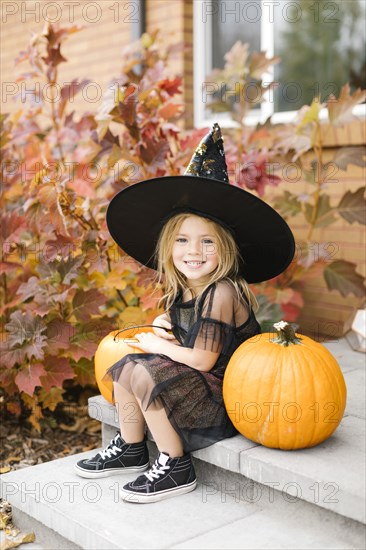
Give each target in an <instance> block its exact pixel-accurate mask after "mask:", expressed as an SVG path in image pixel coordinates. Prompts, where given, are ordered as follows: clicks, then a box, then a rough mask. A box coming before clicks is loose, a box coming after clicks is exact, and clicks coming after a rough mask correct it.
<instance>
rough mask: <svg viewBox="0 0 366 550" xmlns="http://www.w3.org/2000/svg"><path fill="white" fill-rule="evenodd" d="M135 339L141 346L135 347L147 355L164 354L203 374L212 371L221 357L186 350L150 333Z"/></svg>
mask: <svg viewBox="0 0 366 550" xmlns="http://www.w3.org/2000/svg"><path fill="white" fill-rule="evenodd" d="M135 338H137V340H138V341H139V344H134V346H136V347H138V348H141V349H142V350H143V351H145V352H147V353H162V354H163V355H167V356H168V357H170V359H172V360H173V361H177V362H178V363H184V364H185V365H188V366H189V367H192V368H193V369H196V370H200V371H203V372H208V371H210V370H211V369H212V367H213V366H214V365H215V363H216V361H217V359H218V357H219V355H220V354H219V353H214V352H212V351H205V350H201V349H197V348H185V347H183V346H181V345H179V344H174V343H173V342H169V341H168V340H165V339H164V338H159V336H156V335H155V334H152V333H149V332H142V333H139V334H136V335H135Z"/></svg>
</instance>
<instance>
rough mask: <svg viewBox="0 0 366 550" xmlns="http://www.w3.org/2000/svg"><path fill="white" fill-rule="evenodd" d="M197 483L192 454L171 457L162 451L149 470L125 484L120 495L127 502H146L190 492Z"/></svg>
mask: <svg viewBox="0 0 366 550" xmlns="http://www.w3.org/2000/svg"><path fill="white" fill-rule="evenodd" d="M196 485H197V479H196V473H195V471H194V467H193V464H192V460H191V455H190V454H186V455H184V456H180V457H178V458H170V456H169V455H168V454H166V453H160V455H159V457H158V458H157V459H156V460H155V462H154V464H153V466H152V468H151V469H150V470H149V471H148V472H146V473H145V474H142V475H141V476H139V477H138V478H137V479H135V481H131V482H130V483H127V484H126V485H124V487H123V489H121V490H120V496H121V498H122V500H124V501H126V502H138V503H140V504H144V503H147V502H157V501H159V500H163V499H165V498H170V497H174V496H176V495H182V494H184V493H189V492H190V491H193V490H194V489H195V488H196Z"/></svg>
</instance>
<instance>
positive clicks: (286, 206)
mask: <svg viewBox="0 0 366 550" xmlns="http://www.w3.org/2000/svg"><path fill="white" fill-rule="evenodd" d="M274 208H275V209H276V210H279V211H280V212H281V214H282V216H284V217H285V218H287V217H291V216H296V215H297V214H299V213H300V212H301V202H300V201H299V199H298V198H297V196H296V195H293V194H292V193H290V192H289V191H285V192H284V193H283V195H280V196H279V197H276V200H275V202H274Z"/></svg>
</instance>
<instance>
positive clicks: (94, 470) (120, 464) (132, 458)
mask: <svg viewBox="0 0 366 550" xmlns="http://www.w3.org/2000/svg"><path fill="white" fill-rule="evenodd" d="M149 466H150V463H149V451H148V448H147V444H146V439H144V441H142V442H141V443H126V442H125V441H124V440H123V439H122V437H121V434H120V432H117V434H116V436H115V437H114V438H113V439H112V440H111V441H110V443H109V444H108V445H107V447H106V448H105V449H104V450H103V451H100V452H99V453H98V454H96V455H95V456H93V458H87V459H84V460H79V462H77V463H76V464H75V465H74V468H75V470H76V473H77V474H78V475H79V476H81V477H87V478H96V477H108V476H111V475H116V474H122V473H124V472H143V471H144V470H147V469H148V467H149Z"/></svg>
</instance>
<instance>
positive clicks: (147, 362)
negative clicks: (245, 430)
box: [75, 125, 294, 503]
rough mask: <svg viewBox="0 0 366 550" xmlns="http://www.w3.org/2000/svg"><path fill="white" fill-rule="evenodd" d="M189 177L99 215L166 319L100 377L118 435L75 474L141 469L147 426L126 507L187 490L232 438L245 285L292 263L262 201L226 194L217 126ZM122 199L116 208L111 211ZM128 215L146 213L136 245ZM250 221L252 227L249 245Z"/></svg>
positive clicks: (252, 302)
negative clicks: (228, 405) (233, 377)
mask: <svg viewBox="0 0 366 550" xmlns="http://www.w3.org/2000/svg"><path fill="white" fill-rule="evenodd" d="M187 174H192V175H191V176H190V177H189V178H188V177H187V176H186V175H187ZM212 174H213V177H214V179H212V178H211V175H212ZM186 175H185V176H184V177H182V176H178V177H175V178H167V177H165V178H157V179H156V180H148V181H147V182H141V183H140V184H135V185H133V186H131V187H129V188H127V189H125V190H124V191H122V192H120V193H119V194H118V195H116V197H114V199H113V200H112V202H111V204H110V206H109V208H108V212H107V221H108V228H109V230H110V232H111V234H112V236H113V238H114V239H115V240H116V242H117V243H118V244H119V245H120V246H121V247H122V248H123V249H124V250H125V251H126V252H128V253H129V254H130V255H131V256H133V257H134V258H136V259H138V260H139V261H141V262H142V263H144V264H145V265H149V266H150V267H153V268H154V269H156V271H157V278H156V282H157V283H160V282H162V281H163V285H164V290H165V294H164V296H163V297H162V299H161V301H160V302H159V306H160V305H161V303H162V302H163V304H164V309H165V313H164V314H162V315H159V316H158V317H157V318H156V319H155V320H154V323H153V324H154V325H155V328H154V333H138V334H136V339H137V340H138V344H137V343H136V344H135V345H136V347H139V348H140V349H141V350H142V351H143V352H144V353H142V354H129V355H127V356H125V357H124V358H123V359H121V360H120V361H118V362H117V363H116V364H115V365H113V366H112V367H111V368H110V369H109V370H108V371H107V373H106V378H112V379H113V382H114V384H113V387H114V399H115V403H116V408H117V411H118V415H119V424H120V432H117V434H116V436H115V437H114V439H113V440H112V441H111V442H110V444H109V445H108V446H107V447H106V448H105V449H104V450H103V451H101V452H100V453H98V454H97V455H96V456H94V457H93V458H91V459H89V460H82V461H79V462H78V463H77V465H76V466H75V468H76V471H77V473H78V474H79V475H81V476H83V477H88V478H95V477H104V476H107V475H112V474H118V473H122V472H141V471H145V470H146V469H148V468H149V455H148V449H147V444H146V435H145V423H146V424H147V426H148V427H149V430H150V432H151V434H152V435H153V437H154V440H155V442H156V445H157V447H158V450H159V453H160V454H159V456H158V458H157V460H156V461H155V463H154V464H153V466H152V468H151V469H149V471H148V472H146V473H144V474H142V475H139V476H138V477H137V479H136V480H135V481H132V482H130V483H127V484H126V485H125V486H124V487H123V489H122V490H121V497H122V498H123V500H126V501H131V502H139V503H145V502H155V501H159V500H162V499H165V498H168V497H171V496H174V495H179V494H183V493H187V492H189V491H192V490H194V488H195V487H196V484H197V480H196V475H195V471H194V467H193V464H192V460H191V456H190V453H191V452H192V451H194V450H196V449H201V448H204V447H207V446H209V445H212V444H213V443H215V442H217V441H220V440H222V439H224V438H228V437H232V436H234V435H236V434H237V431H236V430H235V428H234V426H233V424H232V423H231V421H230V418H229V416H228V414H227V412H226V409H225V406H224V402H223V396H222V383H223V377H224V373H225V368H226V365H227V363H228V361H229V359H230V357H231V355H232V353H233V352H234V351H235V349H236V348H237V347H238V346H239V345H240V344H241V343H242V342H244V341H245V340H247V339H248V338H250V337H251V336H254V335H255V334H258V333H260V326H259V324H258V322H257V320H256V318H255V312H256V311H257V309H258V304H257V301H256V299H255V297H254V295H253V293H252V291H251V290H250V289H249V287H248V284H247V281H246V279H249V280H252V281H256V280H265V278H266V277H267V278H270V277H268V275H270V276H272V277H274V276H275V275H276V274H278V272H281V271H283V270H284V269H285V267H287V265H288V263H289V261H291V259H292V257H293V253H294V246H293V245H294V243H293V240H292V234H291V232H290V231H289V228H288V226H287V224H286V223H285V222H284V220H282V218H281V217H280V216H279V215H278V214H277V213H276V212H274V211H273V210H272V209H271V208H270V207H269V206H268V205H266V204H265V203H264V202H263V201H260V199H257V198H256V197H254V196H253V195H250V194H249V193H247V192H245V191H243V190H241V189H239V188H236V187H234V186H230V185H227V183H228V179H227V171H226V163H225V155H224V152H223V147H222V137H221V132H220V129H219V127H218V126H217V125H214V127H213V128H212V130H211V132H210V133H209V134H208V136H206V138H205V139H204V140H203V141H202V142H201V144H200V146H199V148H198V149H197V151H196V153H195V155H194V156H193V158H192V161H191V164H190V166H189V167H188V170H187V171H186ZM203 176H205V177H203ZM167 180H169V182H167ZM172 180H174V185H173V184H172V183H171V182H172ZM197 180H200V181H199V182H198V181H197ZM192 182H193V183H194V185H193V186H192ZM213 182H216V184H217V183H219V187H215V183H213ZM153 183H154V188H153V187H152V185H153ZM168 183H170V185H167V184H168ZM177 184H178V185H177ZM202 184H203V185H202ZM146 185H148V186H146ZM141 186H142V187H141ZM201 186H202V187H203V188H201ZM222 186H224V189H222ZM142 188H143V191H144V199H142V198H141V200H142V202H141V204H139V198H140V197H139V190H141V189H142ZM150 190H153V193H152V194H150ZM163 190H165V191H166V192H167V195H166V194H165V195H163V194H161V191H163ZM126 191H127V192H128V191H129V192H130V193H131V191H132V193H131V195H129V196H126V195H127V194H126ZM208 191H209V193H208ZM223 192H224V194H223ZM237 192H239V195H238V193H237ZM122 193H123V194H124V195H123V197H122V199H123V200H121V198H120V199H118V201H117V203H116V199H117V197H120V195H121V194H122ZM242 194H244V195H242ZM157 197H159V199H158V198H157ZM202 199H203V200H202ZM239 199H240V200H239ZM258 201H259V202H258ZM146 203H148V205H149V207H148V208H146V207H144V206H143V205H146ZM153 203H155V206H158V207H159V208H158V212H156V210H154V209H153V207H154V204H153ZM112 205H113V206H112ZM116 205H117V207H116ZM133 205H138V208H139V209H141V210H143V211H142V212H141V216H140V217H139V219H138V223H139V226H138V228H139V229H137V228H135V229H134V232H135V233H136V231H139V230H140V231H141V234H140V236H138V235H137V237H136V238H135V239H134V240H132V239H131V238H130V239H128V235H130V236H131V235H133V234H134V233H132V232H130V233H129V232H128V230H129V229H130V231H131V229H132V225H133V223H135V222H136V212H134V209H133V208H132V209H131V207H132V206H133ZM172 205H173V208H172ZM258 205H259V206H258ZM252 210H254V212H251V211H252ZM250 214H251V215H250ZM253 215H254V216H255V220H256V221H255V223H256V224H257V223H260V222H261V221H262V222H264V221H266V223H267V224H268V226H269V227H268V228H267V231H265V232H264V233H263V231H262V233H263V234H264V236H265V237H266V239H267V242H266V241H265V240H264V241H263V242H261V243H258V242H255V241H256V239H255V237H254V236H253V234H254V233H255V232H254V231H253V227H254V220H253ZM146 216H147V219H146ZM248 218H250V220H251V222H252V223H253V226H252V229H251V232H250V233H249V235H248V233H247V231H248ZM121 220H123V229H122V228H121V229H120V226H121ZM250 220H249V221H250ZM140 222H141V223H140ZM141 225H142V226H143V227H142V228H141ZM129 226H130V227H129ZM286 228H287V229H286ZM122 235H123V236H122ZM149 236H150V238H149ZM122 244H123V246H122ZM258 244H261V245H262V248H263V246H264V248H265V250H264V252H265V256H264V257H261V256H259V257H255V255H253V252H251V250H252V249H253V246H258ZM280 247H281V250H280ZM274 249H276V251H277V255H276V257H275V250H274ZM284 249H285V250H284ZM243 251H244V252H245V253H246V257H245V258H244V257H243ZM152 256H153V259H151V257H152ZM278 256H279V257H278ZM271 259H272V262H271V264H270V265H269V264H268V260H269V261H271ZM286 263H287V265H286V266H285V264H286ZM284 266H285V267H284ZM244 275H245V277H244ZM158 327H160V328H158ZM165 329H167V330H171V334H169V333H168V332H166V330H165ZM131 405H132V406H133V410H134V417H133V419H131Z"/></svg>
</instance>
